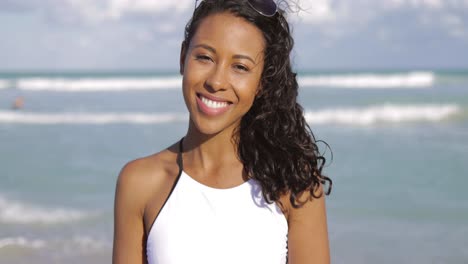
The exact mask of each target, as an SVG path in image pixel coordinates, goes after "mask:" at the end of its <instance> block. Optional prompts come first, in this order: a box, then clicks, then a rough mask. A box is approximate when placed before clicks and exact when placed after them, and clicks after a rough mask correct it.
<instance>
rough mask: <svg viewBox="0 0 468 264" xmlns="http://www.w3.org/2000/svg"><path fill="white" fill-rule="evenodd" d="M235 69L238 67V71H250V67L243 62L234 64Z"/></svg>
mask: <svg viewBox="0 0 468 264" xmlns="http://www.w3.org/2000/svg"><path fill="white" fill-rule="evenodd" d="M234 69H236V70H238V71H242V72H248V71H249V68H247V67H246V66H244V65H242V64H236V65H234Z"/></svg>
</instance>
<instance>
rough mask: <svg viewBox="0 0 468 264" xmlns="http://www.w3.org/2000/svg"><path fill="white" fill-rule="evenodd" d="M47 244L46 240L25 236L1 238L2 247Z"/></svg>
mask: <svg viewBox="0 0 468 264" xmlns="http://www.w3.org/2000/svg"><path fill="white" fill-rule="evenodd" d="M45 245H46V242H45V241H44V240H39V239H27V238H25V237H21V236H20V237H5V238H0V249H2V248H6V247H23V248H33V249H37V248H42V247H44V246H45Z"/></svg>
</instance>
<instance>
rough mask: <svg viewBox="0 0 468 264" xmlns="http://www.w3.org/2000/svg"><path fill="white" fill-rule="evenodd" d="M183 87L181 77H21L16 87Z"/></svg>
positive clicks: (61, 89)
mask: <svg viewBox="0 0 468 264" xmlns="http://www.w3.org/2000/svg"><path fill="white" fill-rule="evenodd" d="M180 87H182V78H180V77H157V78H156V77H153V78H137V77H135V78H123V77H122V78H21V79H18V80H17V81H16V88H18V89H20V90H29V91H56V92H99V91H132V90H161V89H175V88H180Z"/></svg>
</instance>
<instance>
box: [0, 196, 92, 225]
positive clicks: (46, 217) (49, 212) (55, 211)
mask: <svg viewBox="0 0 468 264" xmlns="http://www.w3.org/2000/svg"><path fill="white" fill-rule="evenodd" d="M87 216H88V215H87V214H86V213H85V212H82V211H79V210H74V209H62V208H45V207H41V206H37V205H32V204H26V203H22V202H19V201H12V200H7V199H5V198H2V197H0V223H1V222H3V223H9V224H35V223H37V224H56V223H65V222H70V221H76V220H81V219H83V218H86V217H87Z"/></svg>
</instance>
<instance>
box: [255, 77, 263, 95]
mask: <svg viewBox="0 0 468 264" xmlns="http://www.w3.org/2000/svg"><path fill="white" fill-rule="evenodd" d="M262 91H263V82H262V80H260V83H259V84H258V86H257V90H256V91H255V97H257V96H258V95H259V94H261V93H262Z"/></svg>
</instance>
